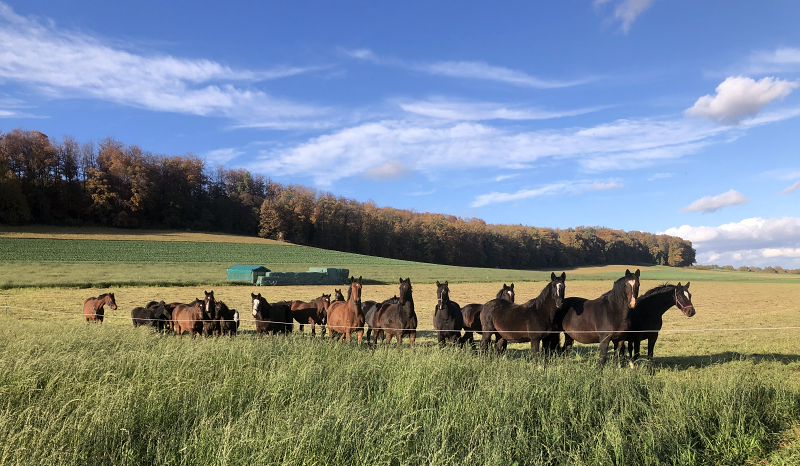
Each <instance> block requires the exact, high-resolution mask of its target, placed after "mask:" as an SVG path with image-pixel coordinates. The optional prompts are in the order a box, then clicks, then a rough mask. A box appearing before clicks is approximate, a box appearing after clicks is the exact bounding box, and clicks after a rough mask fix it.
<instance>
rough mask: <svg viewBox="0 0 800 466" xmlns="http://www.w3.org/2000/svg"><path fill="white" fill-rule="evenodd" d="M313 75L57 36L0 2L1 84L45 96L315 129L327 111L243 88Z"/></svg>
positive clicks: (60, 32) (50, 28)
mask: <svg viewBox="0 0 800 466" xmlns="http://www.w3.org/2000/svg"><path fill="white" fill-rule="evenodd" d="M312 70H314V68H303V67H290V66H279V67H276V68H273V69H270V70H256V71H254V70H236V69H233V68H230V67H228V66H225V65H222V64H220V63H217V62H214V61H211V60H204V59H188V58H177V57H172V56H168V55H159V54H154V55H151V56H145V55H141V54H136V53H133V52H129V51H126V50H123V49H121V48H119V47H113V46H110V45H107V44H105V43H103V42H102V41H101V40H99V39H97V38H94V37H92V36H90V35H87V34H83V33H78V32H72V31H64V30H60V29H58V28H57V27H56V26H55V25H54V23H52V22H47V23H40V22H38V21H36V20H34V19H28V18H24V17H22V16H19V15H17V14H16V13H14V11H13V10H12V9H11V7H9V6H8V5H6V4H4V3H0V78H2V79H5V80H7V81H12V82H17V83H19V84H22V85H26V86H31V87H33V88H34V89H36V90H37V91H38V92H40V93H41V94H43V95H45V96H47V97H49V98H76V97H78V98H95V99H100V100H106V101H110V102H115V103H118V104H121V105H129V106H133V107H139V108H146V109H148V110H154V111H163V112H175V113H183V114H191V115H202V116H221V117H226V118H230V119H233V120H235V121H236V122H238V123H240V124H243V125H251V124H252V125H263V126H269V127H272V128H296V127H303V126H306V125H308V124H309V121H311V122H312V123H314V124H318V123H319V121H318V120H319V119H320V118H321V117H322V116H323V115H325V113H326V109H323V108H318V107H315V106H310V105H305V104H300V103H296V102H292V101H289V100H286V99H281V98H276V97H273V96H270V95H268V94H267V93H265V92H263V91H261V90H259V89H256V88H253V87H251V86H250V85H251V84H253V83H255V82H258V81H263V80H267V79H276V78H281V77H288V76H294V75H297V74H301V73H307V72H309V71H312ZM235 83H244V84H245V86H241V85H236V84H235Z"/></svg>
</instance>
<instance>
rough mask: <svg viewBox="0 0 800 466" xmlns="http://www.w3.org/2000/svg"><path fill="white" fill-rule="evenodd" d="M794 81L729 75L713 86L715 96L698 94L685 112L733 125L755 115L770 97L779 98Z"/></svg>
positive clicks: (793, 86) (767, 102) (795, 85)
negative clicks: (695, 100)
mask: <svg viewBox="0 0 800 466" xmlns="http://www.w3.org/2000/svg"><path fill="white" fill-rule="evenodd" d="M798 85H800V83H798V82H796V81H795V82H792V81H784V80H781V79H777V78H763V79H761V80H759V81H755V80H754V79H752V78H747V77H744V76H737V77H730V78H728V79H726V80H725V81H723V82H722V83H721V84H720V85H719V86H717V89H716V91H717V94H716V95H715V96H711V95H705V96H703V97H700V98H699V99H697V102H695V104H694V105H693V106H692V107H691V108H689V109H687V110H686V114H687V115H689V116H696V117H702V118H707V119H710V120H715V121H717V122H719V123H722V124H726V125H736V124H739V122H741V121H742V120H743V119H745V118H752V117H755V116H756V115H757V114H758V112H759V111H761V109H762V108H763V107H764V106H766V105H767V104H769V103H770V102H772V101H773V100H775V99H783V98H784V97H786V96H787V95H789V93H790V92H792V90H794V89H795V88H797V86H798Z"/></svg>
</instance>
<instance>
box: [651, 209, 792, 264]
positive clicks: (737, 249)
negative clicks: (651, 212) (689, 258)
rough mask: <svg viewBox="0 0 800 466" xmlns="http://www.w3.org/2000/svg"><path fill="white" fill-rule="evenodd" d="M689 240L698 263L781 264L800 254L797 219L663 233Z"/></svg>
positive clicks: (746, 221)
mask: <svg viewBox="0 0 800 466" xmlns="http://www.w3.org/2000/svg"><path fill="white" fill-rule="evenodd" d="M663 233H664V234H667V235H673V236H679V237H681V238H683V239H686V240H689V241H691V242H692V245H693V246H694V247H695V248H696V249H697V261H698V262H699V263H701V264H710V263H716V264H720V265H722V264H734V265H743V264H746V265H758V266H763V265H783V266H784V267H785V266H786V265H787V264H791V263H794V264H796V263H797V262H798V261H797V258H798V257H800V255H798V252H800V218H798V217H782V218H760V217H754V218H747V219H744V220H742V221H740V222H735V223H726V224H724V225H719V226H716V227H714V226H690V225H682V226H680V227H677V228H669V229H667V230H666V231H664V232H663Z"/></svg>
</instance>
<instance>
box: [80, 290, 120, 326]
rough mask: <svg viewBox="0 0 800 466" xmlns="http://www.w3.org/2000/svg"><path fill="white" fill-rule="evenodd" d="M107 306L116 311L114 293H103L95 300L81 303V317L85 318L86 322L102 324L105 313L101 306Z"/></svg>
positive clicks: (91, 299) (89, 299)
mask: <svg viewBox="0 0 800 466" xmlns="http://www.w3.org/2000/svg"><path fill="white" fill-rule="evenodd" d="M106 304H108V307H110V308H111V309H113V310H116V309H117V302H116V301H114V293H103V294H101V295H100V296H98V297H96V298H88V299H87V300H86V301H84V302H83V316H84V317H86V322H100V323H101V324H102V323H103V318H104V317H105V311H104V310H103V306H105V305H106Z"/></svg>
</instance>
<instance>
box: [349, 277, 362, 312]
mask: <svg viewBox="0 0 800 466" xmlns="http://www.w3.org/2000/svg"><path fill="white" fill-rule="evenodd" d="M361 281H362V280H361V277H358V278H357V279H356V278H355V277H350V292H349V293H348V295H349V296H348V300H349V299H350V298H354V299H355V301H356V304H357V305H358V307H359V308H361Z"/></svg>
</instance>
